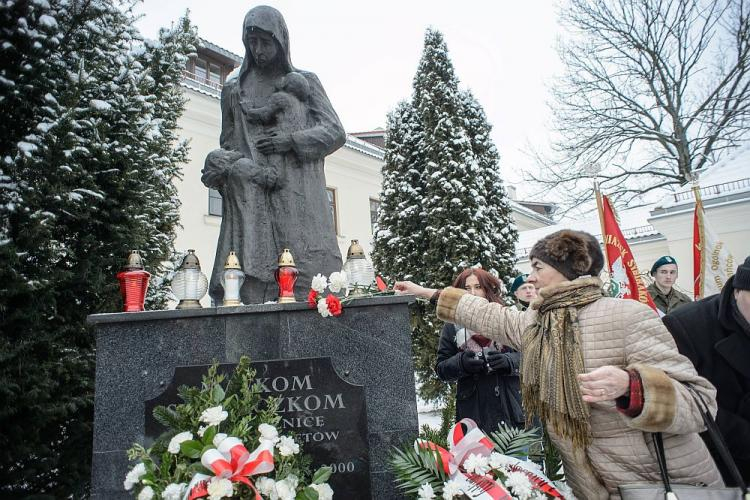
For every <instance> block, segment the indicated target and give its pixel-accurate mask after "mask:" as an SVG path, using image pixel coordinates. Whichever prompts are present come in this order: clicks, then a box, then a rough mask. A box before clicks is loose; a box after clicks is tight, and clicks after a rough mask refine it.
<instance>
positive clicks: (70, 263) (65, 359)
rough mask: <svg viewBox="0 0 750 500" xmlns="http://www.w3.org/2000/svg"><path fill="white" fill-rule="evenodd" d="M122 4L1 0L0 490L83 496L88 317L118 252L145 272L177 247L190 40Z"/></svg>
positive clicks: (102, 296) (183, 26) (110, 285)
mask: <svg viewBox="0 0 750 500" xmlns="http://www.w3.org/2000/svg"><path fill="white" fill-rule="evenodd" d="M130 4H131V2H126V3H123V4H120V3H119V2H117V1H115V0H89V1H79V0H33V1H28V2H2V3H0V44H1V45H2V48H3V50H2V54H3V55H2V57H3V64H2V66H1V67H0V102H1V103H2V106H3V111H4V117H3V118H4V119H3V120H1V121H0V280H1V281H2V283H3V287H2V289H1V290H0V357H1V359H2V360H3V362H2V363H0V428H1V429H2V432H1V433H0V445H1V446H0V494H1V493H5V494H16V495H23V494H27V493H29V492H44V493H49V494H51V495H54V496H56V497H64V496H68V495H71V494H72V495H73V496H74V497H80V496H82V495H83V492H82V490H81V488H82V487H85V485H86V484H87V483H88V479H89V476H90V470H89V467H90V461H91V433H92V428H91V422H92V407H93V404H92V403H93V375H94V374H93V365H94V357H93V350H94V345H93V336H92V332H91V331H90V329H88V328H87V326H86V323H85V318H86V316H87V315H88V314H91V313H96V312H113V311H117V310H119V308H120V307H121V305H120V304H121V300H120V298H119V290H118V284H117V281H116V280H115V274H116V272H117V271H118V270H119V268H120V267H121V266H122V264H123V262H124V258H125V256H126V254H127V251H128V250H129V249H132V248H137V249H140V250H142V253H143V255H144V257H145V260H146V263H147V268H148V270H149V271H150V272H152V273H153V274H156V275H158V274H160V273H161V272H162V269H161V262H162V261H168V260H169V257H170V255H171V254H172V252H173V248H172V246H173V245H172V241H173V239H174V232H175V229H176V225H177V223H178V208H179V202H178V200H177V199H176V191H175V187H174V184H173V182H172V181H173V180H174V179H175V178H176V177H177V176H179V174H180V163H181V162H184V161H185V159H186V155H187V148H186V145H185V144H184V143H180V142H179V141H177V140H176V139H177V136H176V120H177V117H178V116H179V115H180V113H181V111H182V109H183V97H182V93H181V90H180V88H179V86H178V82H179V79H180V77H181V74H182V69H183V68H184V65H185V62H186V61H187V57H188V55H189V54H190V53H192V52H193V51H194V45H195V42H196V41H197V38H196V33H195V30H194V28H192V27H191V25H190V23H189V22H188V21H187V20H186V19H185V20H183V21H182V22H181V23H180V24H179V25H178V26H176V27H175V28H173V29H172V30H164V31H162V32H161V34H160V37H159V41H156V42H145V41H143V40H142V39H141V37H140V35H139V34H138V32H137V30H136V29H135V28H134V27H133V25H134V16H133V14H132V12H131V11H130V9H129V8H128V7H129V5H130ZM160 302H163V294H161V295H160V294H159V293H156V294H154V296H153V297H152V300H151V301H150V303H151V305H152V306H157V307H158V306H159V305H160Z"/></svg>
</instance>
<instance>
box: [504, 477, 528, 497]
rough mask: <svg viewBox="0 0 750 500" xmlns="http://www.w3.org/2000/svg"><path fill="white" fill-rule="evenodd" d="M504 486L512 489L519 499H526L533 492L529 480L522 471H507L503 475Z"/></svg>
mask: <svg viewBox="0 0 750 500" xmlns="http://www.w3.org/2000/svg"><path fill="white" fill-rule="evenodd" d="M505 486H507V487H508V488H510V489H511V490H513V494H514V495H516V496H517V497H518V498H519V499H520V500H527V499H529V498H531V495H532V494H533V490H532V487H531V481H529V478H528V477H526V474H524V473H523V472H509V473H508V474H507V475H506V476H505Z"/></svg>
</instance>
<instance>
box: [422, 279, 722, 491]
mask: <svg viewBox="0 0 750 500" xmlns="http://www.w3.org/2000/svg"><path fill="white" fill-rule="evenodd" d="M566 283H568V285H569V284H570V282H564V283H562V284H561V285H558V286H561V287H564V286H566ZM548 291H549V290H548V289H542V290H541V291H540V299H538V300H543V297H544V295H545V292H548ZM437 314H438V317H439V318H440V319H442V320H444V321H450V322H453V323H458V324H460V325H464V326H466V327H467V328H469V329H471V330H474V331H476V332H481V333H482V334H483V335H485V336H487V337H491V338H493V339H495V340H497V341H498V342H500V343H502V344H505V345H510V346H511V347H514V348H515V349H519V350H521V337H522V335H523V332H524V330H525V329H526V326H527V325H529V324H531V323H533V322H534V321H535V319H536V315H537V311H536V309H534V308H533V307H530V308H529V309H528V310H526V311H524V312H521V311H517V310H515V309H513V308H510V307H503V306H501V305H500V304H495V303H489V302H487V301H486V300H484V299H482V298H480V297H474V296H472V295H470V294H467V293H466V292H465V291H464V290H459V289H456V288H446V289H445V290H443V292H442V293H441V294H440V298H439V300H438V307H437ZM579 324H580V327H581V332H582V334H581V335H582V338H581V342H582V345H583V361H584V366H585V369H586V371H587V372H590V371H592V370H594V369H596V368H599V367H601V366H605V365H613V366H618V367H621V368H632V369H636V370H638V372H639V374H640V376H641V379H642V381H643V389H644V406H643V412H642V413H641V414H640V415H639V416H638V417H636V418H630V417H627V416H625V415H624V414H622V413H620V412H619V411H617V409H616V407H615V403H614V401H608V402H605V403H594V404H591V406H590V410H591V413H590V422H591V434H592V437H593V439H592V443H591V445H590V446H589V448H588V449H587V450H585V453H586V454H587V455H588V458H589V460H586V459H585V456H584V454H583V453H584V452H583V451H582V450H580V449H579V450H575V449H574V448H573V447H572V445H571V443H570V442H568V441H565V440H563V439H561V438H560V437H559V436H555V435H551V436H550V437H551V438H552V440H553V441H554V443H555V445H556V446H557V448H558V449H559V450H560V453H561V455H562V458H563V466H564V468H565V475H566V478H567V481H568V484H569V485H570V486H571V488H572V489H573V492H574V493H575V494H576V496H577V497H578V498H579V499H585V500H595V499H606V498H619V495H618V493H617V486H618V485H622V484H632V483H644V482H645V483H660V482H661V480H660V476H659V466H658V465H657V462H656V455H655V453H654V446H653V440H652V435H651V432H657V431H660V432H662V433H663V435H664V447H665V450H666V455H667V467H668V469H669V476H670V478H672V480H673V482H675V483H684V484H707V485H710V486H715V485H723V482H722V481H721V479H720V475H719V472H718V471H717V469H716V466H715V464H714V462H713V460H712V459H711V456H710V455H709V453H708V450H707V449H706V447H705V445H704V444H703V441H702V440H701V438H700V436H698V434H697V432H699V431H702V430H703V429H704V426H703V420H702V418H701V416H700V413H699V411H698V406H697V403H696V402H695V401H694V400H693V398H692V397H691V394H690V392H689V391H688V390H687V389H686V388H685V387H684V385H683V384H690V385H692V386H693V387H694V388H695V389H696V390H697V391H698V392H699V393H700V394H701V395H702V396H703V398H704V399H705V400H706V402H708V403H709V406H710V408H711V410H712V412H714V414H715V412H716V401H715V397H716V390H715V389H714V387H713V386H712V385H711V384H710V383H709V382H708V381H707V380H706V379H704V378H702V377H699V376H698V374H697V373H696V372H695V368H694V367H693V365H692V363H691V362H690V360H688V359H687V358H686V357H684V356H682V355H681V354H679V352H678V351H677V347H676V346H675V343H674V341H673V340H672V336H671V335H670V334H669V332H668V331H667V329H666V328H665V327H664V325H663V324H662V322H661V320H660V319H659V317H658V316H657V315H656V313H654V311H653V310H651V309H650V308H649V307H647V306H645V305H643V304H640V303H639V302H637V301H635V300H624V299H614V298H609V297H606V298H601V299H599V300H597V301H596V302H593V303H591V304H589V305H587V306H585V307H583V308H581V310H580V311H579Z"/></svg>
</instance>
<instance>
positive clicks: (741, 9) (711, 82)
mask: <svg viewBox="0 0 750 500" xmlns="http://www.w3.org/2000/svg"><path fill="white" fill-rule="evenodd" d="M749 4H750V0H570V2H569V6H568V7H567V8H566V9H565V10H564V11H563V12H562V20H563V22H564V24H565V25H566V26H567V27H568V29H569V32H570V38H569V39H568V40H567V41H566V42H565V43H564V44H562V45H561V47H560V56H561V58H562V60H563V62H564V63H565V66H566V71H565V74H564V76H563V77H562V78H561V79H560V80H559V81H558V82H556V84H555V86H554V88H553V89H552V95H553V99H554V103H553V116H554V125H555V129H556V134H557V137H556V139H555V141H554V143H553V145H552V151H551V153H550V154H547V155H542V154H539V153H534V155H535V159H536V163H537V166H538V171H537V172H527V178H529V179H530V180H531V181H533V182H536V183H539V184H540V185H541V186H542V187H543V188H544V189H545V190H550V188H552V189H555V190H556V192H558V193H559V194H560V195H561V196H562V197H563V202H562V206H563V208H564V209H573V208H575V207H576V206H578V205H579V204H580V203H582V202H584V201H587V200H590V199H591V198H590V197H591V191H592V188H591V187H590V186H589V185H588V184H590V182H583V181H584V180H585V179H590V174H589V173H587V172H586V170H585V168H586V167H587V166H588V165H589V164H591V163H597V164H599V165H600V166H601V167H602V168H603V170H602V172H601V173H600V185H601V187H602V190H604V191H605V192H606V193H607V194H608V195H609V196H610V197H611V198H612V199H613V201H615V203H618V204H623V203H627V204H631V203H639V202H641V201H642V200H643V199H644V197H643V195H644V194H646V193H649V192H652V191H654V190H656V189H664V188H670V187H671V188H674V187H676V186H678V185H681V184H684V183H685V182H687V180H688V178H689V177H690V173H691V172H693V171H694V170H696V169H699V168H702V167H704V166H706V165H707V164H710V163H711V162H714V161H716V160H717V159H718V158H719V157H720V156H721V154H722V153H723V152H724V151H725V150H727V149H731V148H733V147H736V146H737V145H739V144H740V143H742V142H743V141H744V140H746V138H747V137H748V125H749V124H750V8H749Z"/></svg>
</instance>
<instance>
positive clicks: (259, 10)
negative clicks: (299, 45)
mask: <svg viewBox="0 0 750 500" xmlns="http://www.w3.org/2000/svg"><path fill="white" fill-rule="evenodd" d="M250 27H253V28H257V29H260V30H263V31H266V32H268V33H270V34H271V36H273V38H274V40H276V42H277V43H278V44H279V47H280V49H281V54H279V55H277V58H278V59H279V60H280V61H281V64H282V66H283V68H284V72H285V73H289V72H291V71H296V69H295V68H294V66H292V60H291V57H290V56H289V30H287V29H286V22H285V21H284V16H282V15H281V12H279V11H278V10H276V9H274V8H273V7H269V6H267V5H260V6H258V7H253V8H252V9H250V11H249V12H248V13H247V14H246V15H245V21H244V22H243V23H242V43H243V44H244V45H245V58H244V59H243V60H242V67H241V68H240V77H239V79H240V82H241V81H242V79H243V78H244V77H245V75H247V73H248V72H249V71H250V69H251V68H252V66H253V65H254V64H255V60H254V59H253V56H252V54H251V51H250V46H249V45H248V40H247V39H248V35H249V34H250V31H249V30H248V28H250Z"/></svg>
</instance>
